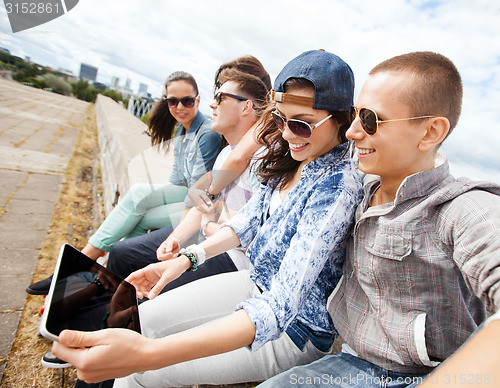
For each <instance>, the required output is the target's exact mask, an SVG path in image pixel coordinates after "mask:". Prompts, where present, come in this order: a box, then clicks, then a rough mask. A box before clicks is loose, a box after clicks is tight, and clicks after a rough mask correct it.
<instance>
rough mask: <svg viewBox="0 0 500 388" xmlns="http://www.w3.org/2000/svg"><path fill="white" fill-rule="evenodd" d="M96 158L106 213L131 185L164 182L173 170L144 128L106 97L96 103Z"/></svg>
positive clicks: (169, 154)
mask: <svg viewBox="0 0 500 388" xmlns="http://www.w3.org/2000/svg"><path fill="white" fill-rule="evenodd" d="M96 119H97V131H98V139H99V153H100V155H99V157H100V163H101V170H102V182H103V190H104V193H103V199H104V209H105V212H106V214H109V213H110V212H111V210H112V209H113V206H114V205H115V204H116V202H117V200H118V199H119V197H120V196H123V195H124V194H125V193H126V192H127V190H128V189H129V187H130V186H131V185H132V184H134V183H165V182H167V181H168V177H169V176H170V171H171V170H172V163H173V157H172V147H170V149H169V151H168V152H165V151H163V150H159V149H158V148H157V147H154V148H153V147H151V139H150V137H149V136H148V135H147V134H146V128H147V127H146V125H145V124H144V123H143V122H142V121H140V120H139V119H138V118H136V117H134V116H133V115H131V114H130V113H129V112H127V111H126V110H125V109H124V108H123V107H121V106H120V105H119V104H117V103H116V102H115V101H113V100H112V99H111V98H109V97H105V96H102V95H99V96H98V97H97V101H96Z"/></svg>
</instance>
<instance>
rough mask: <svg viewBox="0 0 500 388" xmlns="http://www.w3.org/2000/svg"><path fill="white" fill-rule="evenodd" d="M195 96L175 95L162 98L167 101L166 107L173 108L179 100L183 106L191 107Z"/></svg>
mask: <svg viewBox="0 0 500 388" xmlns="http://www.w3.org/2000/svg"><path fill="white" fill-rule="evenodd" d="M197 97H198V96H196V97H182V98H177V97H168V98H167V97H166V96H163V99H164V100H166V101H167V104H168V107H169V108H175V107H176V106H177V105H179V102H180V103H181V104H182V105H183V106H184V107H185V108H192V107H193V106H194V103H195V101H196V98H197Z"/></svg>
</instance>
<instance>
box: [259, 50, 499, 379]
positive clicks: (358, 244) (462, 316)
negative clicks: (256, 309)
mask: <svg viewBox="0 0 500 388" xmlns="http://www.w3.org/2000/svg"><path fill="white" fill-rule="evenodd" d="M461 104H462V82H461V78H460V74H459V73H458V71H457V69H456V67H455V66H454V64H453V63H452V62H451V61H450V60H449V59H448V58H446V57H444V56H442V55H440V54H436V53H431V52H416V53H410V54H404V55H401V56H397V57H394V58H391V59H388V60H387V61H384V62H382V63H381V64H379V65H377V66H376V67H375V68H374V69H373V70H372V71H371V72H370V75H369V78H368V80H367V81H366V83H365V84H364V86H363V88H362V90H361V93H360V95H359V98H358V101H357V103H356V106H355V108H354V113H355V115H356V119H355V120H354V121H353V123H352V125H351V127H350V128H349V130H348V131H347V137H348V138H349V139H351V140H353V141H354V142H355V145H356V148H357V150H358V157H359V169H360V170H361V171H363V172H365V173H367V174H370V176H367V178H366V180H365V182H364V198H363V202H362V203H361V204H360V206H359V207H358V209H357V211H356V220H355V224H354V229H353V232H352V234H351V237H350V238H349V241H348V245H347V254H346V261H345V265H344V269H343V277H342V279H341V280H340V283H339V287H338V288H337V289H336V290H335V291H334V293H333V294H332V296H331V298H330V300H329V306H328V307H329V311H330V313H331V315H332V319H333V323H334V325H335V327H336V328H337V330H338V331H339V333H340V335H341V336H342V337H343V339H344V340H345V341H346V345H345V346H343V351H342V352H341V353H338V354H335V355H330V356H326V357H324V358H322V359H321V360H318V361H316V362H314V363H312V364H310V365H307V366H302V367H296V368H293V369H291V370H290V371H288V372H285V373H283V374H280V375H278V376H276V377H274V378H272V379H270V380H269V381H267V382H266V383H264V384H263V387H289V386H290V385H291V384H292V383H293V385H296V386H307V387H312V386H318V387H320V386H321V387H330V386H332V387H348V386H362V387H381V386H383V387H406V386H414V385H417V384H419V383H421V382H422V381H423V380H424V377H425V376H426V375H427V374H428V373H429V372H431V371H432V370H433V368H434V367H436V366H437V365H439V364H440V362H442V361H444V360H446V359H447V358H448V357H449V356H450V355H451V354H452V353H453V352H454V351H455V350H456V349H457V348H458V347H460V346H461V345H462V344H463V343H464V342H465V341H466V340H467V338H468V337H469V336H470V335H471V334H472V333H473V332H474V331H475V330H476V329H477V327H478V325H480V324H481V323H482V322H483V321H484V319H485V318H486V315H487V311H488V310H489V311H490V312H491V311H495V310H499V308H500V255H499V252H500V197H499V195H500V188H499V187H498V185H496V184H493V183H487V182H472V181H469V180H468V179H465V178H460V179H455V178H453V177H452V176H451V175H450V174H449V171H448V163H447V161H446V159H445V158H444V157H443V156H442V155H440V154H439V153H438V152H437V150H438V148H439V147H440V145H441V144H442V142H443V141H444V139H445V138H446V137H447V136H448V135H449V134H450V132H451V131H452V129H453V128H454V127H455V125H456V123H457V121H458V118H459V115H460V111H461ZM497 351H498V349H497ZM485 354H487V353H485ZM490 354H491V353H490ZM483 356H484V355H483ZM483 358H484V357H483ZM461 365H462V366H463V365H464V364H463V363H462V364H461ZM445 366H446V363H445V364H444V366H443V367H445ZM470 370H472V371H475V370H478V369H470ZM466 371H467V369H465V370H463V369H462V370H460V369H455V370H453V369H451V370H450V369H449V368H446V369H444V373H439V372H440V371H439V369H438V370H437V372H438V373H439V374H438V375H435V377H436V378H435V379H433V376H432V375H431V377H430V379H429V380H428V383H429V385H431V386H435V385H434V384H436V385H440V386H446V385H447V386H456V385H461V384H464V385H465V384H470V383H474V384H485V385H489V384H494V385H496V384H498V382H500V380H498V381H497V382H496V384H495V383H494V381H496V380H494V378H500V376H498V377H495V376H493V375H491V374H490V375H487V374H474V373H472V374H471V373H468V374H464V373H465V372H466ZM497 371H498V366H497Z"/></svg>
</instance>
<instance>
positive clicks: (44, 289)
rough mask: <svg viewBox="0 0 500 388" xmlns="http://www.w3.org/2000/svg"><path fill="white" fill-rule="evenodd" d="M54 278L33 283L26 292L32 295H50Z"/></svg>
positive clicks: (50, 277)
mask: <svg viewBox="0 0 500 388" xmlns="http://www.w3.org/2000/svg"><path fill="white" fill-rule="evenodd" d="M52 276H53V275H50V276H49V277H48V278H47V279H43V280H40V281H39V282H36V283H33V284H32V285H31V286H29V287H28V288H26V292H27V293H28V294H31V295H47V294H48V293H49V288H50V283H51V282H52Z"/></svg>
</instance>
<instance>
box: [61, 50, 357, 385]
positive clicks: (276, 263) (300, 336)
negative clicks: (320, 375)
mask: <svg viewBox="0 0 500 388" xmlns="http://www.w3.org/2000/svg"><path fill="white" fill-rule="evenodd" d="M353 93H354V77H353V74H352V70H351V69H350V67H349V66H348V65H347V64H346V63H345V62H344V61H342V59H340V58H339V57H337V56H335V55H333V54H331V53H328V52H325V51H321V50H316V51H308V52H305V53H303V54H302V55H300V56H298V57H297V58H295V59H293V60H292V61H291V62H290V63H288V64H287V65H286V66H285V68H284V69H283V70H282V71H281V72H280V74H279V75H278V77H277V79H276V82H275V93H274V96H275V99H276V112H275V114H274V119H272V118H271V119H268V120H266V121H265V122H264V123H263V124H262V130H261V132H260V136H259V139H260V141H262V142H264V143H266V145H267V147H268V148H267V153H266V155H264V156H263V157H262V160H261V165H260V168H259V174H260V176H261V179H262V182H263V185H262V186H261V189H260V192H259V193H258V194H255V195H254V196H253V197H252V199H251V200H250V201H249V202H248V203H247V204H246V205H245V206H244V207H243V208H242V209H241V210H240V212H239V213H238V214H237V215H236V216H235V217H234V218H233V219H231V220H230V221H229V222H228V223H226V224H225V225H223V227H221V229H220V230H219V231H218V232H217V233H215V234H214V235H213V236H211V237H210V238H208V239H207V240H205V241H203V242H202V243H200V244H199V245H196V246H191V247H189V248H186V249H183V250H181V252H180V255H179V256H177V257H176V258H172V259H170V260H167V261H164V262H160V263H155V264H152V265H150V266H148V267H146V268H144V269H142V270H139V271H136V272H134V273H133V274H131V275H130V276H129V278H128V281H130V282H131V283H132V284H134V286H135V287H136V288H137V289H138V296H140V297H142V296H148V297H149V298H150V299H153V298H155V296H156V295H157V294H158V291H159V290H161V289H162V288H163V286H164V285H165V284H166V283H167V282H168V281H169V280H171V279H174V278H176V277H177V276H180V275H181V274H182V273H183V272H185V271H189V270H191V271H194V270H196V269H197V266H198V265H203V262H204V261H205V260H210V258H211V257H213V256H214V255H216V254H218V253H221V252H224V251H226V250H227V249H230V248H233V247H236V246H239V245H241V246H243V247H247V251H246V252H247V257H248V259H249V260H250V262H251V264H252V266H251V269H250V270H244V271H237V272H230V273H225V274H221V275H215V276H211V277H208V278H204V279H201V280H197V281H194V282H192V283H189V284H186V285H185V286H182V287H179V288H177V289H174V290H172V291H169V292H166V293H164V294H161V295H159V296H158V297H157V298H155V299H154V300H150V301H148V302H145V303H143V304H141V306H140V317H141V327H142V329H143V333H144V334H145V336H141V335H139V334H137V333H135V332H132V331H127V330H116V329H109V330H106V331H101V332H94V333H81V332H69V331H66V332H63V333H61V335H60V337H59V341H60V342H59V343H56V344H54V348H53V351H54V353H55V354H56V355H57V356H58V357H60V358H62V359H64V360H67V361H68V362H70V363H71V364H72V365H74V366H75V367H76V368H77V370H78V374H79V378H81V379H85V380H87V381H90V382H93V381H94V382H95V381H102V380H105V379H109V378H113V377H120V376H126V375H129V374H130V373H133V372H143V371H146V372H144V373H138V374H133V375H130V376H128V377H127V378H124V379H119V380H116V381H115V385H114V386H115V387H139V386H147V387H153V386H154V387H171V386H189V385H194V384H214V385H217V384H231V383H240V382H252V381H262V380H265V379H267V378H269V377H271V376H273V375H275V374H277V373H279V372H280V371H283V370H287V369H289V368H291V367H292V366H295V365H300V364H304V363H307V362H310V361H313V360H316V359H318V358H320V357H322V356H323V355H324V354H326V353H328V352H329V351H330V350H331V347H332V344H333V341H334V339H335V337H336V335H337V334H336V330H335V328H334V327H333V324H332V321H331V319H330V317H329V314H328V312H327V311H326V299H327V297H328V296H329V295H330V293H331V292H332V291H333V289H334V288H335V286H336V285H337V282H338V280H339V279H340V276H341V274H342V265H343V261H344V255H345V239H346V237H347V235H348V232H349V229H350V226H351V223H352V220H353V215H354V211H355V209H356V207H357V204H358V203H359V201H360V200H361V181H360V178H359V176H358V174H357V172H356V170H355V168H354V164H353V162H352V160H351V159H350V157H349V152H348V150H349V144H348V142H347V140H346V138H345V133H346V130H347V128H348V127H349V125H350V118H351V115H350V112H349V109H350V107H351V106H352V100H353ZM146 337H148V338H146ZM83 347H85V349H82V348H83ZM116 354H120V357H114V356H113V355H116ZM207 356H212V357H208V358H203V359H199V358H202V357H207Z"/></svg>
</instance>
